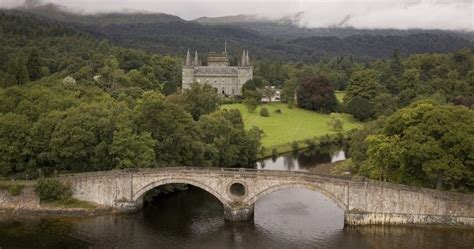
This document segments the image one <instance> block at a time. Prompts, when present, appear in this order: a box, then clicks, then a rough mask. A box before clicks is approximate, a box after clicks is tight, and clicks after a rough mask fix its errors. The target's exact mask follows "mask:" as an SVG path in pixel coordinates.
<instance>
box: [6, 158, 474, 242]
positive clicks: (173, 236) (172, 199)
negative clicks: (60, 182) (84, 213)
mask: <svg viewBox="0 0 474 249" xmlns="http://www.w3.org/2000/svg"><path fill="white" fill-rule="evenodd" d="M311 158H313V159H311ZM343 159H344V153H343V152H341V151H338V152H336V153H333V154H321V153H308V152H306V153H300V154H299V155H296V156H293V155H283V156H280V157H278V158H274V159H267V160H265V161H264V162H260V163H259V164H258V165H257V167H258V168H265V169H280V170H308V169H309V168H310V167H318V166H317V165H318V164H320V163H328V162H331V161H337V160H343ZM343 220H344V214H343V211H342V210H341V209H339V208H338V207H337V206H336V205H335V204H334V203H333V202H331V201H330V200H328V199H326V198H325V197H324V196H322V195H321V194H319V193H317V192H312V191H309V190H302V189H287V190H281V191H278V192H274V193H271V194H268V195H267V196H265V197H264V198H262V199H260V200H259V201H257V203H256V204H255V219H254V221H253V222H248V223H237V224H234V223H229V222H226V221H224V219H223V208H222V205H221V204H220V203H219V201H218V200H217V199H215V198H214V197H213V196H212V195H210V194H208V193H207V192H205V191H203V190H201V189H198V188H194V187H190V188H189V190H188V191H184V192H176V193H173V194H167V195H161V196H158V199H155V200H154V203H153V204H149V205H146V206H145V207H144V208H143V210H141V211H139V212H137V213H134V214H128V215H103V216H99V217H92V218H84V219H39V218H18V217H16V218H15V217H1V216H0V248H2V249H4V248H48V249H55V248H219V249H221V248H356V249H357V248H404V249H409V248H414V249H415V248H416V249H421V248H439V249H446V248H470V249H472V248H473V246H474V230H472V229H454V228H438V227H413V226H371V227H358V228H344V227H343Z"/></svg>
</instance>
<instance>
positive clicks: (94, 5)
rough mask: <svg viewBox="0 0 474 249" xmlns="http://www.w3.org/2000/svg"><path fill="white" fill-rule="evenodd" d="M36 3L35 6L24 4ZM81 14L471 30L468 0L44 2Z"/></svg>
mask: <svg viewBox="0 0 474 249" xmlns="http://www.w3.org/2000/svg"><path fill="white" fill-rule="evenodd" d="M29 2H31V3H37V2H38V0H29ZM49 2H52V3H55V4H60V5H62V6H67V7H68V8H69V9H73V10H80V11H83V12H86V13H97V12H118V11H124V10H126V11H146V12H151V11H153V12H163V13H169V14H173V15H178V16H180V17H182V18H184V19H187V20H191V19H194V18H197V17H201V16H208V17H216V16H226V15H238V14H258V15H261V16H265V17H270V18H280V17H284V16H288V15H294V14H295V13H300V12H302V13H303V14H301V15H299V16H298V19H297V20H296V22H297V23H298V24H299V25H301V26H304V27H335V26H336V27H354V28H395V29H412V28H421V29H451V30H468V31H472V30H473V23H474V16H473V15H474V14H473V13H474V9H473V5H474V4H473V2H472V1H471V0H275V1H272V0H253V1H250V0H162V1H156V0H134V1H132V0H81V1H75V0H50V1H49ZM21 4H23V3H19V0H0V8H11V7H18V6H19V5H21Z"/></svg>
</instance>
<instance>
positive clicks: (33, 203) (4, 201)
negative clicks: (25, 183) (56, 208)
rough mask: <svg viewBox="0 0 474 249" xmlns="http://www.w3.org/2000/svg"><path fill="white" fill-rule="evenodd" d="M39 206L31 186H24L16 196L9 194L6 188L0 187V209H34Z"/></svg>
mask: <svg viewBox="0 0 474 249" xmlns="http://www.w3.org/2000/svg"><path fill="white" fill-rule="evenodd" d="M39 206H40V202H39V198H38V196H37V195H36V193H35V189H34V188H33V187H25V188H24V189H23V190H22V191H21V193H20V194H19V195H16V196H13V195H11V194H10V193H9V192H8V190H6V189H0V209H35V208H39Z"/></svg>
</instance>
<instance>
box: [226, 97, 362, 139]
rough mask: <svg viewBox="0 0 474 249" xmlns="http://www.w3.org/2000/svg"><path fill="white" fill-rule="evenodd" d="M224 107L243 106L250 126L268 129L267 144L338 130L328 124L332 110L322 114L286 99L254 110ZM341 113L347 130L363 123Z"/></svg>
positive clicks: (266, 130) (247, 126)
mask: <svg viewBox="0 0 474 249" xmlns="http://www.w3.org/2000/svg"><path fill="white" fill-rule="evenodd" d="M263 106H265V107H267V108H268V110H269V111H270V117H262V116H260V108H261V107H263ZM222 108H226V109H238V110H240V112H241V113H242V116H243V119H244V123H245V127H246V128H247V129H248V128H250V127H252V126H256V127H258V128H260V129H262V130H263V131H264V132H265V136H264V138H263V139H262V144H263V146H265V147H266V148H271V147H276V146H278V145H282V144H287V143H291V142H293V141H300V140H304V139H307V138H313V137H318V136H322V135H325V134H333V133H336V132H335V131H333V130H332V129H331V128H330V127H329V126H328V124H327V122H328V121H329V114H320V113H317V112H312V111H308V110H304V109H300V108H296V107H294V108H293V109H289V108H288V106H287V105H286V104H283V103H271V104H264V105H260V106H259V107H258V108H257V110H255V112H253V113H249V112H248V111H247V108H246V107H245V106H244V105H242V104H228V105H223V106H222ZM276 109H280V110H281V111H282V113H281V114H278V113H275V110H276ZM340 115H341V118H342V120H343V122H344V131H347V130H350V129H354V128H357V127H359V126H360V125H361V124H360V123H359V122H357V121H356V120H355V119H354V118H353V117H352V116H350V115H347V114H340Z"/></svg>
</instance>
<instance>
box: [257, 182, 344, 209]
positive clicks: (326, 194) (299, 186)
mask: <svg viewBox="0 0 474 249" xmlns="http://www.w3.org/2000/svg"><path fill="white" fill-rule="evenodd" d="M285 189H306V190H311V191H314V192H318V193H320V194H322V195H323V196H324V197H326V198H328V199H329V200H331V201H332V202H334V203H335V204H336V205H337V206H338V207H339V208H340V209H342V210H343V211H344V212H345V211H347V209H348V208H347V204H346V203H345V202H344V201H343V200H340V199H339V198H337V197H336V196H335V195H334V194H332V193H331V192H329V191H326V190H324V189H322V188H320V187H317V186H316V185H314V184H309V183H303V184H302V183H283V184H278V185H273V186H271V187H269V188H266V189H264V190H262V191H260V192H258V193H255V194H254V195H253V196H252V197H251V198H250V199H249V201H248V203H249V204H250V205H253V204H255V202H257V201H258V200H260V199H261V198H262V197H264V196H265V195H267V194H270V193H273V192H276V191H279V190H285Z"/></svg>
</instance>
